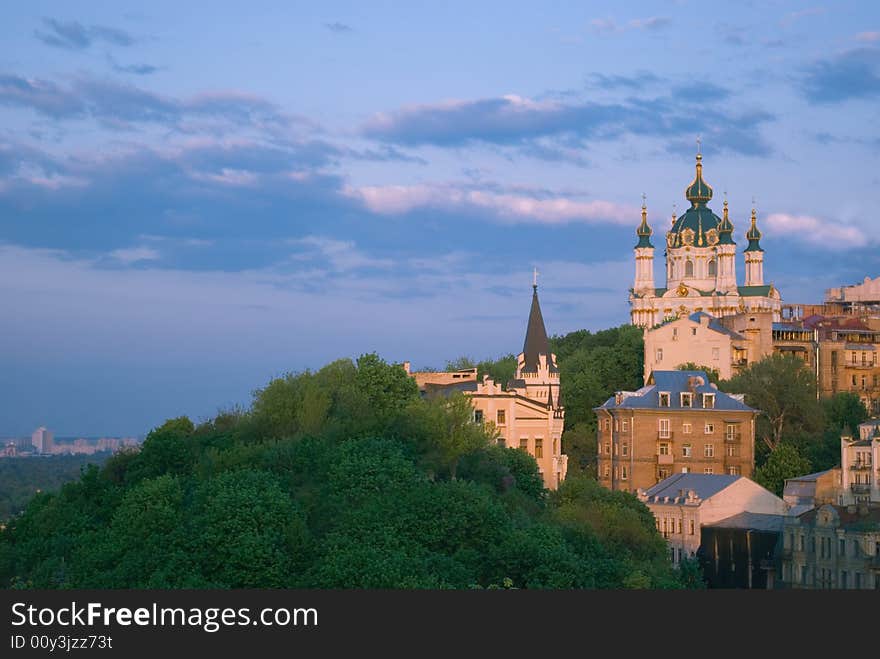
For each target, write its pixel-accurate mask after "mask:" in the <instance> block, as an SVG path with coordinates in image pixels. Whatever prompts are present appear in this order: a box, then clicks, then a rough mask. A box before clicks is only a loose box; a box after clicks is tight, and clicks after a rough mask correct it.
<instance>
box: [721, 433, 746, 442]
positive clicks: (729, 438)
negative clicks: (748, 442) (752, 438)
mask: <svg viewBox="0 0 880 659" xmlns="http://www.w3.org/2000/svg"><path fill="white" fill-rule="evenodd" d="M740 440H742V433H739V432H735V433H727V434H726V435H724V441H725V442H738V441H740Z"/></svg>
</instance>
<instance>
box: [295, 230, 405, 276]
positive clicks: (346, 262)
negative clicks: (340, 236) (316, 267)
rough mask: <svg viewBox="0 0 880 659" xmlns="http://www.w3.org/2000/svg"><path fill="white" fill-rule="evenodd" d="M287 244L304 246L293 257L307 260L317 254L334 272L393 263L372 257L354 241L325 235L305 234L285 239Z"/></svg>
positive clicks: (380, 266) (384, 267)
mask: <svg viewBox="0 0 880 659" xmlns="http://www.w3.org/2000/svg"><path fill="white" fill-rule="evenodd" d="M287 242H288V244H290V245H293V246H296V247H300V248H305V249H304V251H300V252H297V253H296V254H295V255H294V258H295V259H297V260H308V259H313V258H315V257H316V256H319V257H320V259H321V261H322V262H324V263H328V264H329V265H330V266H331V267H332V268H333V270H334V271H336V272H349V271H351V270H360V269H363V268H379V269H383V270H384V269H388V268H390V267H391V266H392V265H393V261H392V260H391V259H380V258H372V257H370V256H367V255H366V254H364V252H362V251H361V250H359V249H358V248H357V246H356V245H355V243H354V241H351V240H336V239H333V238H328V237H327V236H306V237H305V238H295V239H291V240H288V241H287Z"/></svg>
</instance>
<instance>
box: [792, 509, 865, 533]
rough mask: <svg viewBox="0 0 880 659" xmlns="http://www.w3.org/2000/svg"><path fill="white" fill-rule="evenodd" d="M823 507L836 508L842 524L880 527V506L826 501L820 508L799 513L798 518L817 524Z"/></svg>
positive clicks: (835, 510)
mask: <svg viewBox="0 0 880 659" xmlns="http://www.w3.org/2000/svg"><path fill="white" fill-rule="evenodd" d="M823 508H833V509H834V512H835V513H837V517H838V519H839V520H840V526H856V525H860V524H865V523H868V524H874V525H878V526H877V528H878V529H880V506H868V507H867V509H866V508H865V507H864V506H838V505H835V504H830V503H826V504H824V505H822V506H820V507H819V508H812V509H811V510H808V511H807V512H805V513H803V514H801V515H799V516H798V519H799V520H800V521H801V522H805V523H807V524H815V523H816V515H818V514H819V511H821V510H822V509H823ZM860 509H861V512H860Z"/></svg>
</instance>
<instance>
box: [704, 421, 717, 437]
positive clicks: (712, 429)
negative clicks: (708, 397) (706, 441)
mask: <svg viewBox="0 0 880 659" xmlns="http://www.w3.org/2000/svg"><path fill="white" fill-rule="evenodd" d="M703 432H704V433H705V434H707V435H714V434H715V424H714V423H707V424H706V427H705V428H704V429H703Z"/></svg>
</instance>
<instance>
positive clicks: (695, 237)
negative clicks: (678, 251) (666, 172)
mask: <svg viewBox="0 0 880 659" xmlns="http://www.w3.org/2000/svg"><path fill="white" fill-rule="evenodd" d="M684 194H685V197H687V199H688V201H690V202H691V207H690V208H688V209H687V210H686V211H685V212H684V213H682V214H681V216H679V217H678V218H675V216H673V223H672V229H670V231H669V233H668V234H666V245H667V247H685V246H693V247H714V246H715V245H732V244H734V242H733V238H732V234H733V224H731V222H730V220H729V219H728V218H727V202H724V220H722V219H721V218H720V217H718V216H717V215H715V213H713V212H712V209H711V208H709V207H708V206H707V205H706V204H707V203H708V202H709V201H710V200H711V199H712V186H711V185H709V184H708V183H706V181H704V180H703V156H702V154H699V153H698V154H697V173H696V176H695V177H694V180H693V181H692V182H691V184H690V185H689V186H688V187H687V189H685V192H684Z"/></svg>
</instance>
